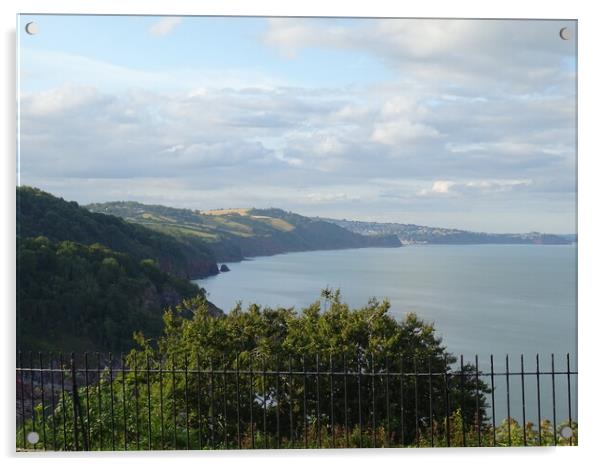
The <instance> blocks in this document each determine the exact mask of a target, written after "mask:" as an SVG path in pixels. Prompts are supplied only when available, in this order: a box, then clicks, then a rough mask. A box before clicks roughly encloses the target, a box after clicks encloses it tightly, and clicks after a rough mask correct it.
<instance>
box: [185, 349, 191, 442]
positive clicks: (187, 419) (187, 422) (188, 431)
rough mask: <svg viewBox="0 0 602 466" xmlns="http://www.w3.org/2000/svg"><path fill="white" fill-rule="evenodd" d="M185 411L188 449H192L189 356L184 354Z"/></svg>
mask: <svg viewBox="0 0 602 466" xmlns="http://www.w3.org/2000/svg"><path fill="white" fill-rule="evenodd" d="M184 405H185V408H184V412H185V420H186V450H190V407H189V405H188V356H187V355H186V354H185V355H184Z"/></svg>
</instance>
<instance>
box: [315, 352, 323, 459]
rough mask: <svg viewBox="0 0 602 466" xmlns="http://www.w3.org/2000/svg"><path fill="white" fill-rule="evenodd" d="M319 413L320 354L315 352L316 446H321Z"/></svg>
mask: <svg viewBox="0 0 602 466" xmlns="http://www.w3.org/2000/svg"><path fill="white" fill-rule="evenodd" d="M321 416H322V415H321V413H320V355H319V354H316V424H317V428H318V448H322V422H321Z"/></svg>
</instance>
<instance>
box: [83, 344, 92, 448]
mask: <svg viewBox="0 0 602 466" xmlns="http://www.w3.org/2000/svg"><path fill="white" fill-rule="evenodd" d="M84 383H85V384H86V438H87V442H88V445H91V442H90V389H89V383H90V381H89V380H88V353H87V352H86V353H84Z"/></svg>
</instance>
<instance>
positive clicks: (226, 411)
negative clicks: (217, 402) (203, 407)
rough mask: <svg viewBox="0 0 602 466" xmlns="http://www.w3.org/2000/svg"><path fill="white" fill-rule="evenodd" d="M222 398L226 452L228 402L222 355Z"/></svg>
mask: <svg viewBox="0 0 602 466" xmlns="http://www.w3.org/2000/svg"><path fill="white" fill-rule="evenodd" d="M222 382H223V385H222V398H223V403H224V405H223V407H222V416H223V418H224V446H225V448H226V450H227V449H228V448H230V447H229V437H228V400H227V386H228V382H227V376H226V356H225V354H222Z"/></svg>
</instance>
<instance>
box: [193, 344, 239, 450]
mask: <svg viewBox="0 0 602 466" xmlns="http://www.w3.org/2000/svg"><path fill="white" fill-rule="evenodd" d="M236 358H237V359H236V360H237V361H238V355H236ZM237 370H238V362H237ZM196 403H197V406H196V409H197V418H198V420H197V422H198V428H197V429H198V431H197V437H198V441H199V449H203V423H202V419H203V415H202V414H201V413H202V411H201V356H200V355H199V353H198V352H197V353H196Z"/></svg>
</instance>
